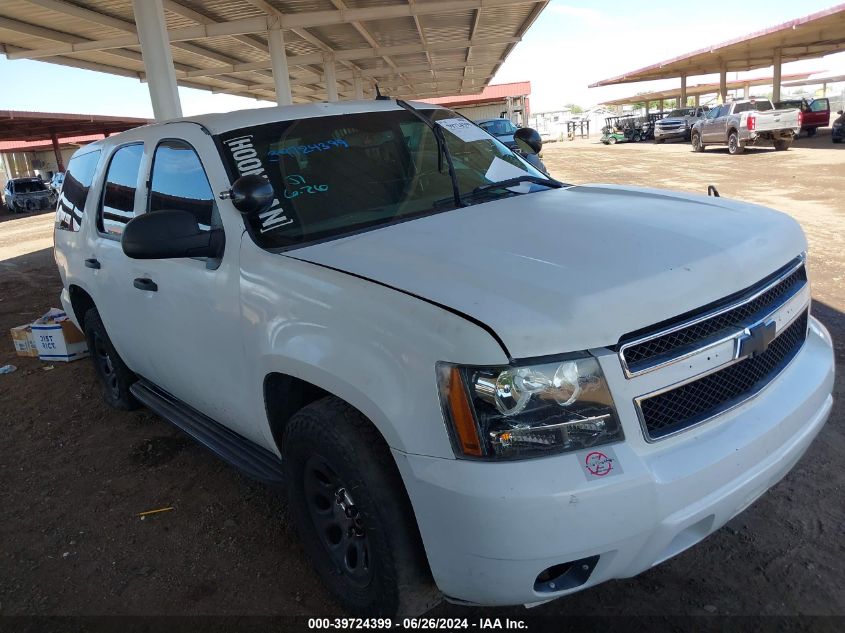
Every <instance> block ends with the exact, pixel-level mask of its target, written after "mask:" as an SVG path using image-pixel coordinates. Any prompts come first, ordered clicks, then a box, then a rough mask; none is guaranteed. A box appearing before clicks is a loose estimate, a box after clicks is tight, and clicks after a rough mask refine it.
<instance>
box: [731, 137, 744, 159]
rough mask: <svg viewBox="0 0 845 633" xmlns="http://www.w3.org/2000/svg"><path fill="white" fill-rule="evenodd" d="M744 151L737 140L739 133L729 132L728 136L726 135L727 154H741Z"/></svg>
mask: <svg viewBox="0 0 845 633" xmlns="http://www.w3.org/2000/svg"><path fill="white" fill-rule="evenodd" d="M744 151H745V148H744V147H743V146H742V143H740V142H739V134H737V133H736V132H731V133H730V136H728V154H730V155H731V156H737V155H739V154H742V153H743V152H744Z"/></svg>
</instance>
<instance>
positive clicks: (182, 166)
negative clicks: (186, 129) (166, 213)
mask: <svg viewBox="0 0 845 633" xmlns="http://www.w3.org/2000/svg"><path fill="white" fill-rule="evenodd" d="M150 181H151V184H150V196H149V211H151V212H155V211H161V210H164V209H179V210H181V211H189V212H190V213H193V214H194V216H195V217H196V219H197V224H199V226H200V228H201V229H203V230H205V231H207V230H209V229H210V228H211V226H212V225H213V224H219V222H216V221H215V217H214V216H215V206H214V195H213V194H212V193H211V186H210V185H209V184H208V177H207V176H206V175H205V170H204V169H203V167H202V163H201V162H200V159H199V156H197V153H196V151H195V150H194V148H193V147H191V146H190V145H189V144H188V143H186V142H185V141H180V140H176V139H168V140H165V141H162V142H161V143H160V144H159V146H158V147H157V148H156V151H155V156H154V157H153V170H152V177H151V178H150Z"/></svg>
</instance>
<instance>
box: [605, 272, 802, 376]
mask: <svg viewBox="0 0 845 633" xmlns="http://www.w3.org/2000/svg"><path fill="white" fill-rule="evenodd" d="M806 281H807V271H806V269H805V267H804V264H803V259H801V258H798V259H796V260H795V261H793V262H791V263H790V264H789V265H788V266H785V267H784V268H782V269H781V270H779V271H777V272H776V273H774V274H773V275H771V276H769V277H767V278H766V279H764V280H763V281H761V282H760V283H759V284H757V285H756V286H754V287H752V288H750V289H749V290H746V291H744V292H742V293H741V294H740V295H739V296H734V297H729V298H728V299H725V300H722V301H720V302H718V303H717V304H714V305H710V306H708V307H705V308H702V309H700V310H697V311H696V312H695V313H692V314H686V315H682V316H680V317H678V318H676V319H674V322H673V323H667V324H664V325H663V326H662V327H656V328H654V329H653V330H652V333H646V334H641V333H640V334H631V335H626V336H624V337H622V339H621V341H620V347H619V349H620V357H621V359H622V364H623V367H624V368H625V371H626V373H627V374H628V375H629V377H630V376H632V375H635V374H637V373H640V372H643V371H648V370H649V369H651V368H653V367H655V366H658V365H660V364H662V363H664V362H666V361H667V360H669V359H672V358H676V357H679V356H683V355H684V353H686V352H687V351H689V350H691V349H695V348H697V347H700V346H702V345H703V343H704V342H705V341H707V340H708V339H712V338H714V337H718V336H719V335H720V334H722V333H725V332H727V331H728V330H730V329H735V328H743V327H746V326H748V325H749V324H750V323H753V322H754V321H755V320H757V319H759V318H760V317H761V316H764V315H765V314H767V313H769V312H771V311H772V310H774V309H775V308H776V307H777V306H778V305H779V304H780V303H781V302H782V301H783V300H785V299H786V298H788V297H790V296H792V295H793V294H795V293H796V292H797V291H799V290H800V289H801V287H802V286H803V285H804V284H805V283H806Z"/></svg>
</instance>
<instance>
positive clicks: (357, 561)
mask: <svg viewBox="0 0 845 633" xmlns="http://www.w3.org/2000/svg"><path fill="white" fill-rule="evenodd" d="M304 489H305V499H306V504H307V505H308V512H309V514H310V515H311V520H312V522H313V523H314V527H315V529H316V531H317V535H318V536H319V539H320V542H321V543H322V544H323V547H324V548H325V550H326V553H327V554H328V555H329V558H330V559H331V561H332V563H333V564H334V565H335V567H336V568H337V569H338V570H339V571H340V573H341V574H342V575H343V576H344V577H346V578H347V580H349V581H350V582H351V583H352V584H354V585H356V586H359V587H366V586H367V585H369V584H370V582H371V581H372V578H373V565H372V563H373V561H372V558H371V548H370V542H369V539H368V537H367V529H366V526H365V525H364V521H363V517H362V516H361V513H360V511H359V509H358V507H357V506H356V505H355V501H354V497H353V491H352V490H351V489H350V488H349V487H348V486H347V485H345V484H344V482H343V481H342V480H341V478H340V476H339V475H338V474H337V471H336V470H335V469H334V468H333V467H332V465H331V464H330V463H329V461H328V460H327V459H326V458H324V457H322V456H321V455H312V456H311V457H309V458H308V460H307V461H306V462H305V473H304Z"/></svg>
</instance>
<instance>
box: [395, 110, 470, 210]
mask: <svg viewBox="0 0 845 633" xmlns="http://www.w3.org/2000/svg"><path fill="white" fill-rule="evenodd" d="M396 105H398V106H399V107H400V108H404V109H405V110H407V111H408V112H410V113H411V114H413V115H414V116H415V117H417V118H418V119H419V120H420V121H422V122H423V123H425V124H426V125H427V126H428V127H429V128H431V132H432V133H433V134H434V138H435V139H436V140H437V151H438V153H437V156H438V164H437V170H438V171H440V172H442V171H443V162H442V161H443V157H444V156H445V157H446V164H447V165H448V166H449V178H450V180H451V181H452V196H453V198H454V201H455V206H456V207H465V206H466V205H465V204H464V203H463V201H462V200H461V186H460V185H459V184H458V175H457V174H456V173H455V164H454V163H453V162H452V153H451V152H450V151H449V146H448V145H447V144H446V137H444V136H443V128H442V127H440V126H439V125H437V123H435V122H434V121H433V120H432V119H431V118H430V117H428V116H426V115H425V114H423V113H422V112H420V111H419V110H417V109H416V108H415V107H414V106H412V105H411V104H410V103H408V102H407V101H403V100H402V99H397V100H396Z"/></svg>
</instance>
